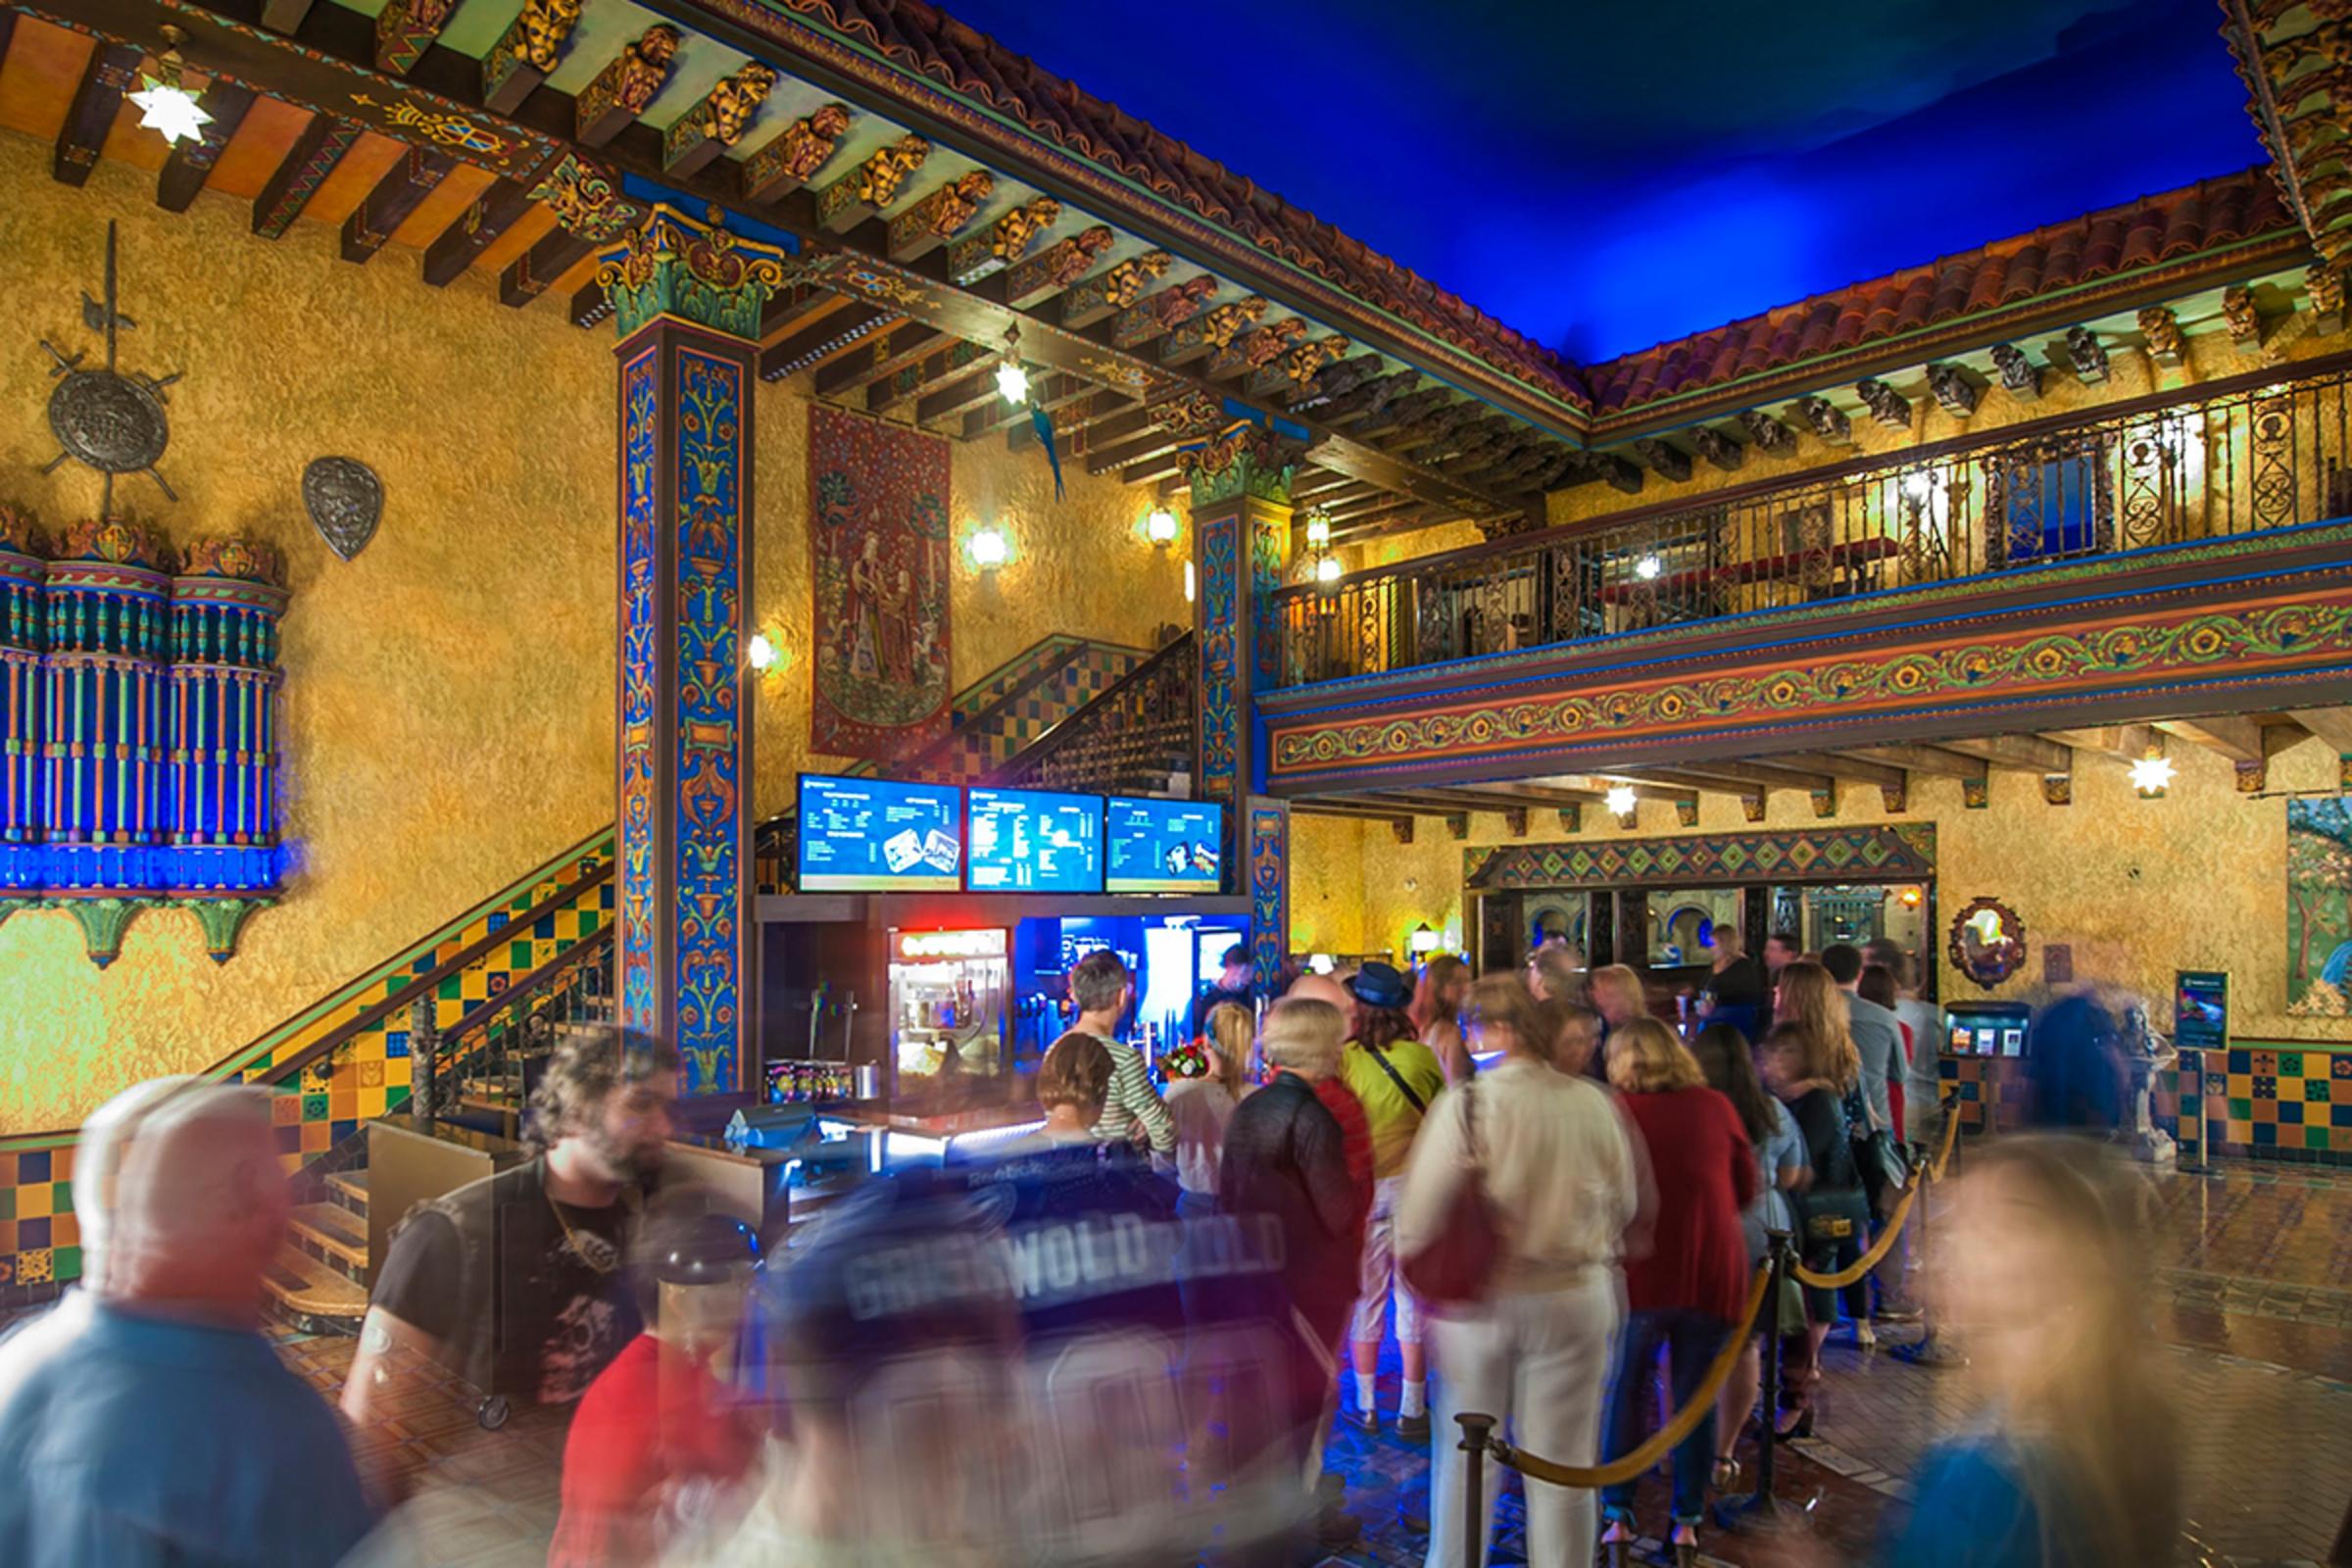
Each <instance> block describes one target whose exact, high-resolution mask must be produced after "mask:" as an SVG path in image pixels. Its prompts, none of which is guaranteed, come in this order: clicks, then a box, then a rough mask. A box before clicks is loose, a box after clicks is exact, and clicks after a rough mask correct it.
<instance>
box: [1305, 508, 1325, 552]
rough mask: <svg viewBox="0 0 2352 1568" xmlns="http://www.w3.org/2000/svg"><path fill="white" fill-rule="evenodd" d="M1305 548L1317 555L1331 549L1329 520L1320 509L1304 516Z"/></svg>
mask: <svg viewBox="0 0 2352 1568" xmlns="http://www.w3.org/2000/svg"><path fill="white" fill-rule="evenodd" d="M1306 548H1307V549H1309V550H1312V551H1316V552H1318V553H1320V552H1322V551H1325V550H1328V549H1330V548H1331V519H1330V518H1329V517H1327V516H1325V515H1323V509H1322V508H1320V507H1317V508H1316V509H1315V510H1314V511H1312V512H1310V513H1308V514H1307V515H1306Z"/></svg>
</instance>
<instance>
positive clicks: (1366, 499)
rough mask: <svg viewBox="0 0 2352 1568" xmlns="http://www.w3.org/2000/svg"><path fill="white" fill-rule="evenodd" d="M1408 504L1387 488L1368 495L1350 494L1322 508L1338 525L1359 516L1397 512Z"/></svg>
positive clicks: (1324, 513)
mask: <svg viewBox="0 0 2352 1568" xmlns="http://www.w3.org/2000/svg"><path fill="white" fill-rule="evenodd" d="M1406 505H1409V503H1407V502H1405V501H1404V500H1402V499H1401V498H1399V497H1397V496H1394V495H1391V494H1390V493H1389V492H1387V491H1386V490H1379V491H1375V492H1373V493H1372V494H1371V495H1368V496H1349V497H1347V498H1345V499H1341V500H1334V501H1333V502H1332V503H1331V504H1330V505H1329V506H1326V507H1324V508H1323V509H1322V510H1323V515H1325V516H1327V517H1329V518H1330V519H1331V520H1332V522H1333V523H1334V524H1335V525H1337V524H1339V523H1343V522H1350V521H1353V520H1355V519H1356V518H1359V517H1370V516H1376V515H1381V514H1383V513H1390V512H1395V511H1397V510H1398V509H1399V508H1400V507H1403V506H1406Z"/></svg>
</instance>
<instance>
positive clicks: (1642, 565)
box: [1634, 556, 1666, 582]
mask: <svg viewBox="0 0 2352 1568" xmlns="http://www.w3.org/2000/svg"><path fill="white" fill-rule="evenodd" d="M1665 569H1666V563H1664V562H1663V561H1660V560H1659V559H1658V558H1657V557H1655V556H1643V557H1642V559H1641V560H1640V561H1637V562H1635V563H1634V575H1635V576H1637V577H1639V578H1641V579H1642V581H1643V582H1656V581H1657V580H1658V574H1659V573H1660V572H1662V571H1664V570H1665Z"/></svg>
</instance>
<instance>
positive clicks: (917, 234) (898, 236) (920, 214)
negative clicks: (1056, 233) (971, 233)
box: [884, 169, 997, 266]
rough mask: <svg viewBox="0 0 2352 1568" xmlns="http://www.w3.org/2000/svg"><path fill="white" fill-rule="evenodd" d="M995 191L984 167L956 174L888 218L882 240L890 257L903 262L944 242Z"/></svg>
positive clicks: (971, 217) (995, 187)
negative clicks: (902, 210)
mask: <svg viewBox="0 0 2352 1568" xmlns="http://www.w3.org/2000/svg"><path fill="white" fill-rule="evenodd" d="M996 192H997V177H996V176H995V175H994V174H991V173H990V172H988V171H987V170H985V169H975V170H973V171H971V172H969V173H965V174H958V175H956V177H955V178H954V179H951V180H949V181H948V182H947V183H946V184H944V185H941V186H940V187H939V188H938V189H937V190H934V191H932V192H931V193H930V194H929V195H927V196H925V197H923V199H922V200H920V201H918V202H916V203H915V204H914V205H913V206H911V207H909V208H907V210H906V211H905V212H903V213H900V214H899V215H898V216H897V217H895V218H893V219H892V220H891V221H890V227H889V229H888V230H887V237H886V239H885V241H884V245H885V248H886V249H887V251H888V252H889V255H890V259H891V260H892V261H894V262H897V263H899V264H900V265H901V266H905V265H906V264H907V263H908V262H911V261H914V260H915V259H917V258H918V257H922V256H927V255H929V254H930V253H931V252H933V251H935V250H937V249H939V247H941V246H942V245H945V244H946V243H947V242H948V241H949V240H951V239H954V238H955V237H956V234H957V233H958V232H959V231H961V230H962V228H963V227H964V225H966V224H967V223H969V222H971V221H972V220H973V219H974V218H977V217H978V216H979V215H980V209H981V208H983V207H985V206H987V205H988V199H989V198H990V197H991V196H994V195H995V194H996Z"/></svg>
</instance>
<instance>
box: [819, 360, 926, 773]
mask: <svg viewBox="0 0 2352 1568" xmlns="http://www.w3.org/2000/svg"><path fill="white" fill-rule="evenodd" d="M948 482H949V449H948V443H947V442H946V441H944V440H941V439H940V438H938V437H936V436H928V435H923V434H920V433H918V432H915V431H911V430H902V429H897V428H894V427H892V426H890V425H885V424H877V423H875V422H874V421H873V420H871V419H860V418H858V417H854V416H852V415H847V414H843V413H841V412H839V411H837V410H834V409H828V408H824V407H822V406H818V407H814V408H811V409H810V410H809V495H810V496H811V497H812V498H813V504H814V507H815V513H816V515H815V517H814V519H813V523H812V526H811V527H810V529H809V550H810V555H811V562H810V568H811V569H810V571H809V579H810V581H811V583H812V585H813V588H814V592H815V595H816V606H815V612H816V613H815V640H816V661H815V662H816V695H815V701H814V703H813V704H812V705H811V708H810V714H809V747H810V749H811V750H813V751H816V752H819V753H822V754H825V755H828V756H833V757H861V758H867V759H870V760H874V761H877V762H892V761H896V760H900V759H902V758H905V757H907V756H910V755H912V754H913V753H915V752H917V751H920V750H921V749H922V748H923V747H925V746H927V745H929V744H930V743H931V742H932V741H934V740H936V739H938V738H939V737H941V736H943V735H945V734H946V733H947V731H948V715H949V702H950V695H951V694H950V690H949V662H948V651H949V643H948V630H949V628H948V592H949V569H950V566H951V557H950V552H949V547H948Z"/></svg>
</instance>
